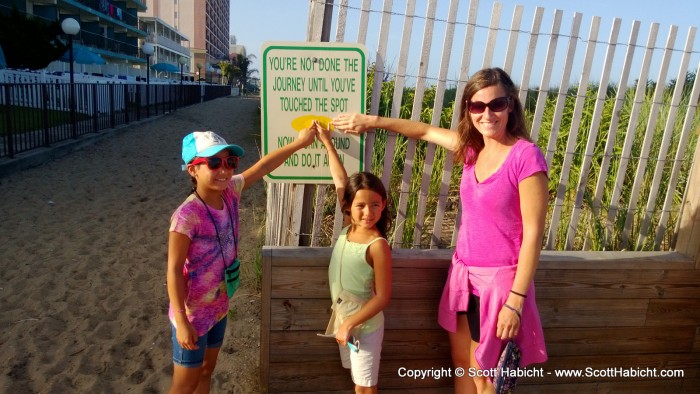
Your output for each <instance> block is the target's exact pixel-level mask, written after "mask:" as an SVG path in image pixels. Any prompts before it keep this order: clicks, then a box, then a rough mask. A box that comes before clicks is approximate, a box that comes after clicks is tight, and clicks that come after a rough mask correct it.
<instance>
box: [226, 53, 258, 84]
mask: <svg viewBox="0 0 700 394" xmlns="http://www.w3.org/2000/svg"><path fill="white" fill-rule="evenodd" d="M230 59H231V66H232V75H231V78H232V81H231V82H232V83H234V84H235V85H236V86H238V87H239V88H240V89H241V93H245V90H246V86H247V85H248V79H249V78H250V77H251V76H253V74H256V73H257V72H258V70H256V69H254V68H250V65H251V64H252V63H253V59H255V55H247V56H246V55H243V54H240V53H232V54H231V55H230Z"/></svg>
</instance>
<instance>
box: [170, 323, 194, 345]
mask: <svg viewBox="0 0 700 394" xmlns="http://www.w3.org/2000/svg"><path fill="white" fill-rule="evenodd" d="M175 337H176V338H177V342H178V343H179V344H180V346H182V348H183V349H187V350H197V349H199V346H197V339H199V337H198V336H197V331H195V329H194V327H193V326H192V323H190V322H189V321H179V322H178V323H177V328H176V329H175Z"/></svg>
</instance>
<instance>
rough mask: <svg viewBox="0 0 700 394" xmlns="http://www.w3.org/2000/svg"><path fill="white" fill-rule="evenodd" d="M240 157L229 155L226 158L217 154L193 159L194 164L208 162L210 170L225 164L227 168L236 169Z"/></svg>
mask: <svg viewBox="0 0 700 394" xmlns="http://www.w3.org/2000/svg"><path fill="white" fill-rule="evenodd" d="M238 159H239V157H238V156H228V157H224V158H221V157H217V156H212V157H198V158H196V159H194V160H193V161H192V165H197V164H202V163H207V167H209V169H210V170H218V169H219V168H221V165H222V164H223V165H225V166H226V168H228V169H230V170H235V169H236V168H238Z"/></svg>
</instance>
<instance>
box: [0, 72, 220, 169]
mask: <svg viewBox="0 0 700 394" xmlns="http://www.w3.org/2000/svg"><path fill="white" fill-rule="evenodd" d="M230 94H231V87H230V86H216V85H181V84H167V85H166V84H150V85H145V84H101V83H76V84H74V85H71V84H69V83H26V84H0V140H1V145H0V158H3V157H13V156H14V155H16V154H18V153H22V152H26V151H30V150H32V149H36V148H39V147H48V146H51V144H54V143H57V142H60V141H65V140H69V139H72V138H78V137H80V136H81V135H84V134H88V133H96V132H98V131H100V130H104V129H109V128H114V127H116V126H118V125H123V124H127V123H129V122H133V121H137V120H141V119H145V118H148V117H151V116H155V115H160V114H164V113H168V112H172V111H175V110H176V109H178V108H180V107H184V106H188V105H192V104H197V103H201V102H203V101H208V100H213V99H215V98H219V97H224V96H228V95H230Z"/></svg>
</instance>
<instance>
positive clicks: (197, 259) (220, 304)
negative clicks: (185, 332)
mask: <svg viewBox="0 0 700 394" xmlns="http://www.w3.org/2000/svg"><path fill="white" fill-rule="evenodd" d="M244 183H245V179H244V178H243V176H242V175H240V174H238V175H234V176H233V177H232V178H231V181H230V182H229V187H228V188H227V189H226V190H224V192H223V193H222V196H223V199H224V203H225V204H224V205H225V206H224V209H222V210H217V209H214V208H212V207H209V212H210V213H211V216H212V217H213V218H214V220H215V221H216V228H215V227H214V223H212V218H211V217H210V216H209V213H207V207H206V206H205V205H204V204H203V203H202V202H201V201H200V200H199V198H197V196H196V195H195V194H194V193H192V194H190V195H189V196H188V197H187V199H185V201H184V202H183V203H182V204H181V205H180V206H179V207H178V208H177V209H176V210H175V212H174V213H173V215H172V217H171V218H170V231H174V232H177V233H180V234H184V235H186V236H187V237H189V238H190V239H191V240H192V242H191V243H190V248H189V250H188V251H187V259H186V260H185V266H184V267H183V269H182V276H183V277H184V279H185V309H186V311H187V319H188V320H189V321H190V322H191V323H192V325H193V326H194V328H195V330H197V335H199V336H202V335H204V334H206V333H207V332H208V331H209V330H210V329H211V328H212V327H214V325H215V324H216V323H218V322H219V321H220V320H221V319H223V318H224V317H225V316H226V314H227V313H228V294H227V293H226V282H224V258H225V259H226V264H227V265H230V264H231V262H232V261H233V260H234V259H235V258H236V257H237V256H236V245H235V242H234V238H233V234H234V232H235V234H236V236H238V235H239V234H240V233H239V232H238V201H239V200H240V196H241V191H242V190H243V184H244ZM229 209H230V212H229ZM232 219H233V223H232ZM216 229H218V230H219V236H220V238H221V246H223V254H224V258H222V256H221V246H220V245H219V241H218V240H217V238H216ZM168 316H169V317H170V322H171V323H172V324H173V325H174V326H175V328H176V329H177V326H176V324H175V313H174V311H173V309H172V305H171V306H170V310H169V312H168Z"/></svg>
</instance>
